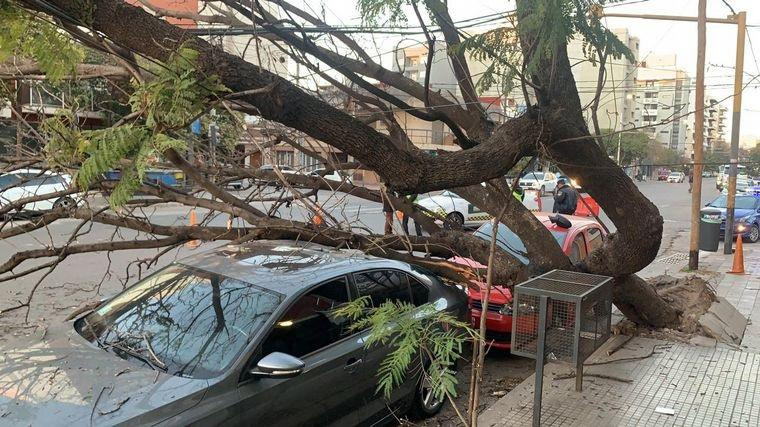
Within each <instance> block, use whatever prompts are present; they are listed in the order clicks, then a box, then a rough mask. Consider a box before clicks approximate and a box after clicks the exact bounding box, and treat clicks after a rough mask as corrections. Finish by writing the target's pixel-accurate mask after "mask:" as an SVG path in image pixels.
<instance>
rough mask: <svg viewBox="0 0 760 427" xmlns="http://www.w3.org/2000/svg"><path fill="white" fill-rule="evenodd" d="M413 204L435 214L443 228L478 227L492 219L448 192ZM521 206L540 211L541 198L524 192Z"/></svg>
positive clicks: (451, 192)
mask: <svg viewBox="0 0 760 427" xmlns="http://www.w3.org/2000/svg"><path fill="white" fill-rule="evenodd" d="M415 204H416V205H419V206H421V207H423V208H425V209H427V210H429V211H431V212H433V213H434V214H436V217H437V220H438V221H437V222H442V223H443V226H444V227H445V228H460V227H462V226H465V227H471V226H479V225H481V224H483V223H485V222H487V221H490V220H491V219H492V218H493V217H492V216H491V215H490V214H488V213H487V212H484V211H483V210H481V209H480V208H478V207H477V206H475V205H473V204H472V203H470V202H468V201H467V200H465V199H464V198H462V196H460V195H458V194H456V193H454V192H453V191H449V190H446V191H444V192H443V193H441V194H438V195H435V196H431V197H425V198H423V199H418V200H417V201H415ZM523 205H525V207H527V208H528V209H529V210H532V211H540V210H541V198H540V197H539V193H538V191H534V190H525V198H524V199H523Z"/></svg>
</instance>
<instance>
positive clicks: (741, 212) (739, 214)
mask: <svg viewBox="0 0 760 427" xmlns="http://www.w3.org/2000/svg"><path fill="white" fill-rule="evenodd" d="M710 211H720V219H722V220H725V219H726V208H714V207H712V206H708V207H706V208H704V209H702V212H703V213H704V212H710ZM753 212H754V210H753V209H734V218H744V217H745V216H748V215H752V213H753Z"/></svg>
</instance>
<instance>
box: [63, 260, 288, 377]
mask: <svg viewBox="0 0 760 427" xmlns="http://www.w3.org/2000/svg"><path fill="white" fill-rule="evenodd" d="M280 302H281V297H280V296H279V294H275V293H273V292H271V291H268V290H265V289H263V288H259V287H257V286H255V285H253V284H249V283H246V282H243V281H240V280H238V279H234V278H231V277H225V276H222V275H220V274H217V273H212V272H207V271H201V270H196V269H193V268H190V267H186V266H183V265H171V266H169V267H166V268H165V269H163V270H160V271H158V272H157V273H155V274H153V275H152V276H150V277H149V278H146V279H145V280H143V281H141V282H138V283H137V284H135V285H134V286H132V287H130V288H128V289H127V290H125V291H124V292H122V293H121V294H119V295H118V296H116V297H115V298H113V299H111V300H109V301H108V302H106V303H105V304H104V305H103V306H102V307H100V308H98V309H97V310H96V311H93V312H92V313H90V314H88V315H87V316H85V317H84V318H82V319H79V320H78V321H77V322H76V323H75V327H76V329H77V331H78V332H79V334H80V335H82V336H83V337H84V338H85V339H87V340H88V341H91V342H95V341H98V342H100V343H111V344H119V345H120V346H121V347H123V348H134V349H138V350H137V351H139V352H141V353H142V354H143V356H145V355H146V354H148V348H150V353H152V354H153V355H154V356H155V358H156V359H158V360H160V361H162V362H163V363H164V364H165V365H166V368H167V372H168V373H169V374H170V375H185V376H189V377H192V378H214V377H217V376H219V375H220V374H221V373H223V372H224V371H225V370H226V369H227V367H228V366H230V365H231V364H232V363H233V362H234V361H235V360H236V359H237V357H238V355H239V354H240V353H241V352H242V351H243V350H244V349H245V347H246V346H247V345H248V342H249V339H250V338H251V337H253V336H255V334H256V333H257V332H258V331H259V329H260V328H261V327H263V326H264V325H265V323H266V321H267V320H269V319H270V318H271V316H272V313H273V312H274V310H275V309H276V308H277V307H278V306H279V304H280ZM84 320H86V321H87V322H86V323H85V321H84ZM148 346H150V347H148ZM114 353H115V354H116V355H117V356H119V357H122V358H124V359H130V355H129V353H126V352H123V351H120V350H118V348H117V349H116V350H114Z"/></svg>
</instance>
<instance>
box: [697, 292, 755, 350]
mask: <svg viewBox="0 0 760 427" xmlns="http://www.w3.org/2000/svg"><path fill="white" fill-rule="evenodd" d="M699 324H700V326H702V328H703V329H704V330H705V332H706V333H707V334H708V335H710V336H711V337H713V338H715V339H716V340H717V341H719V342H724V343H730V344H740V343H741V342H742V338H743V337H744V330H745V329H746V328H747V318H746V317H744V316H742V314H741V313H739V310H737V309H736V307H734V306H733V305H732V304H731V303H730V302H728V301H727V300H726V299H725V298H723V297H718V299H717V301H715V302H714V303H713V304H712V305H711V306H710V309H709V310H708V311H707V313H705V314H703V315H702V317H700V318H699Z"/></svg>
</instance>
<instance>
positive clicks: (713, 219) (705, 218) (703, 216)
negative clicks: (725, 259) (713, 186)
mask: <svg viewBox="0 0 760 427" xmlns="http://www.w3.org/2000/svg"><path fill="white" fill-rule="evenodd" d="M720 223H721V212H720V210H718V209H702V211H701V212H700V214H699V250H701V251H709V252H717V251H718V244H719V241H720V236H721V232H720Z"/></svg>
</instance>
